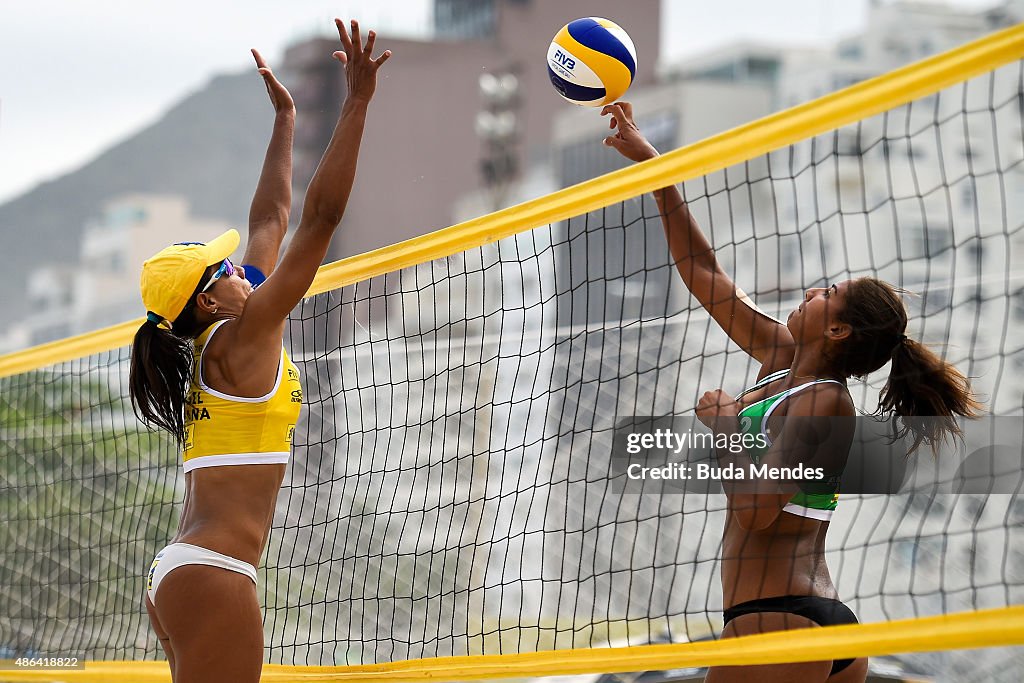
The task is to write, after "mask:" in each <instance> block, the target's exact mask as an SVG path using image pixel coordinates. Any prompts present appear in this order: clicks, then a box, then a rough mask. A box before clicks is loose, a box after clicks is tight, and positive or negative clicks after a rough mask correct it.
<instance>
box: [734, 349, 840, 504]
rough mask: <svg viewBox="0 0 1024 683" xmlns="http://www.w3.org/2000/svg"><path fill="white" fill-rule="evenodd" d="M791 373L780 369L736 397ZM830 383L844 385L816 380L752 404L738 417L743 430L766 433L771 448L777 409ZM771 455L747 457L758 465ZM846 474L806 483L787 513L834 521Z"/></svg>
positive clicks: (751, 451)
mask: <svg viewBox="0 0 1024 683" xmlns="http://www.w3.org/2000/svg"><path fill="white" fill-rule="evenodd" d="M788 374H789V370H788V369H785V370H779V371H778V372H773V373H771V374H769V375H766V376H765V377H764V378H762V379H761V381H759V382H758V383H757V384H755V385H754V386H752V387H750V388H749V389H746V390H745V391H744V392H743V393H741V394H740V395H739V396H737V397H736V398H737V399H739V398H741V397H742V396H745V395H746V394H749V393H750V392H751V391H754V390H756V389H760V388H761V387H763V386H765V385H767V384H770V383H772V382H774V381H775V380H779V379H782V378H783V377H785V376H786V375H788ZM826 382H832V383H835V384H839V385H840V386H842V385H843V383H842V382H840V381H838V380H834V379H816V380H812V381H810V382H807V383H805V384H800V385H798V386H795V387H791V388H789V389H786V390H784V391H781V392H779V393H777V394H775V395H774V396H769V397H767V398H763V399H761V400H760V401H757V402H756V403H751V404H750V405H749V406H747V407H745V408H744V409H743V410H741V411H740V412H739V415H738V416H737V417H738V418H739V421H740V431H741V432H742V433H744V434H750V435H752V436H757V435H758V434H762V435H763V436H764V442H765V443H767V444H768V446H769V447H770V446H771V445H772V439H771V436H769V434H768V418H769V417H771V415H772V413H774V412H775V409H776V408H778V407H779V405H780V404H781V403H782V402H783V401H785V400H786V399H787V398H789V397H790V396H792V395H793V394H796V393H799V392H801V391H803V390H804V389H806V388H807V387H812V386H814V385H815V384H824V383H826ZM767 452H768V448H759V447H756V446H754V447H751V448H747V454H748V455H749V456H750V459H751V460H753V461H754V463H755V464H759V463H760V462H761V458H763V457H764V456H765V454H766V453H767ZM841 476H842V472H841V471H840V472H837V473H835V474H832V475H830V476H828V477H826V478H825V479H823V480H822V481H820V482H810V483H808V482H804V483H802V485H801V490H800V491H798V492H797V493H796V494H795V495H794V496H793V497H792V498H790V500H789V502H788V503H786V507H784V508H783V512H788V513H790V514H791V515H797V516H799V517H810V518H811V519H817V520H821V521H823V522H827V521H828V520H830V519H831V518H832V511H833V510H835V509H836V505H837V504H838V502H839V483H840V478H841Z"/></svg>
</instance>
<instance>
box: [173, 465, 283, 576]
mask: <svg viewBox="0 0 1024 683" xmlns="http://www.w3.org/2000/svg"><path fill="white" fill-rule="evenodd" d="M286 467H287V466H286V465H284V464H278V463H272V464H267V465H225V466H221V467H203V468H199V469H195V470H192V471H191V472H188V473H186V474H185V504H184V506H183V508H182V511H181V521H180V522H179V523H178V533H177V535H176V536H175V537H174V540H173V541H172V543H191V544H192V545H197V546H200V547H202V548H207V549H209V550H213V551H215V552H218V553H223V554H224V555H228V556H230V557H234V558H235V559H238V560H242V561H243V562H248V563H249V564H251V565H252V566H254V567H255V566H257V565H258V564H259V560H260V556H261V555H262V554H263V548H264V546H265V545H266V542H267V537H268V536H269V534H270V526H271V524H272V523H273V521H274V507H275V504H276V503H277V494H278V492H279V491H280V490H281V482H282V481H283V480H284V473H285V469H286Z"/></svg>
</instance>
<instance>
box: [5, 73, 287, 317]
mask: <svg viewBox="0 0 1024 683" xmlns="http://www.w3.org/2000/svg"><path fill="white" fill-rule="evenodd" d="M272 122H273V109H272V108H271V105H270V103H269V102H268V101H267V96H266V92H265V90H264V89H263V85H262V83H261V82H260V80H259V77H258V76H256V74H255V73H249V72H246V73H244V74H237V75H225V76H218V77H215V78H214V79H212V80H211V81H210V82H209V83H208V84H207V85H206V86H205V87H204V88H202V89H201V90H199V91H198V92H195V93H193V94H191V95H189V96H187V97H186V98H185V99H183V100H182V101H181V102H180V103H178V104H177V105H175V106H174V107H173V108H171V109H170V110H169V111H168V112H167V113H166V115H164V116H163V117H162V118H161V119H160V120H159V121H157V122H155V123H154V124H152V125H151V126H149V127H147V128H145V129H144V130H142V131H140V132H138V133H137V134H135V135H133V136H131V137H130V138H127V139H125V140H124V141H122V142H120V143H118V144H117V145H115V146H113V147H112V148H110V149H108V150H107V151H105V152H103V153H102V154H100V155H99V156H98V157H96V158H95V159H93V160H92V161H90V162H88V163H87V164H85V165H84V166H82V167H81V168H79V169H77V170H75V171H73V172H71V173H68V174H66V175H64V176H62V177H60V178H58V179H56V180H53V181H51V182H47V183H44V184H41V185H39V186H37V187H35V188H34V189H32V190H30V191H29V192H27V193H25V194H23V195H21V196H20V197H17V198H15V199H13V200H11V201H10V202H8V203H6V204H4V205H2V206H0V244H2V245H3V252H4V256H5V259H4V263H5V267H4V268H3V269H2V270H0V287H2V288H3V291H4V292H5V295H4V296H3V297H2V299H0V316H2V318H3V319H4V320H7V321H16V320H18V319H20V318H21V317H22V316H23V315H24V314H25V312H26V311H27V302H26V301H25V281H26V276H27V274H28V273H29V272H31V270H32V268H34V267H37V266H39V265H41V264H44V263H68V264H71V263H74V262H75V261H77V257H78V253H79V245H80V243H81V238H82V233H83V230H84V226H85V225H86V223H87V222H88V221H89V220H90V219H93V218H96V217H97V216H98V215H99V213H100V207H101V206H102V204H103V203H104V202H105V201H107V200H109V199H112V198H114V197H116V196H118V195H120V194H122V193H126V192H159V193H167V194H179V195H183V196H185V197H186V198H188V199H189V201H190V202H191V206H192V213H193V214H194V215H197V216H202V217H206V218H216V219H223V220H227V221H230V222H232V223H234V224H236V225H239V226H244V223H245V220H246V216H247V215H248V208H249V201H250V199H251V196H252V191H253V189H254V188H255V186H256V180H257V178H258V176H259V166H260V163H261V162H262V159H263V154H264V151H265V149H266V143H267V139H268V136H269V134H270V128H271V125H272ZM167 237H168V240H167V241H168V242H173V241H174V235H168V236H167Z"/></svg>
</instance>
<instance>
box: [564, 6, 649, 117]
mask: <svg viewBox="0 0 1024 683" xmlns="http://www.w3.org/2000/svg"><path fill="white" fill-rule="evenodd" d="M635 75H636V48H635V47H634V46H633V41H632V40H630V38H629V35H627V34H626V32H625V31H623V30H622V27H620V26H619V25H618V24H616V23H615V22H613V21H609V20H608V19H602V18H601V17H586V18H584V19H577V20H576V21H571V22H569V23H568V24H566V25H565V26H563V27H562V30H561V31H559V32H558V33H557V34H556V35H555V37H554V39H553V40H552V41H551V45H550V46H549V47H548V76H549V77H550V78H551V84H552V85H554V86H555V90H557V91H558V94H559V95H561V96H562V97H564V98H565V99H567V100H569V101H570V102H572V103H573V104H579V105H582V106H585V107H600V106H602V105H605V104H608V103H609V102H614V101H615V100H617V99H619V98H620V97H622V96H623V95H625V94H626V90H628V89H629V85H630V84H631V83H632V82H633V77H634V76H635Z"/></svg>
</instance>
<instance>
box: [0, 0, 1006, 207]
mask: <svg viewBox="0 0 1024 683" xmlns="http://www.w3.org/2000/svg"><path fill="white" fill-rule="evenodd" d="M544 1H551V0H544ZM947 2H948V3H949V4H953V5H958V6H966V7H987V6H990V5H993V4H997V0H947ZM867 4H868V0H771V1H770V2H766V1H765V0H717V1H716V2H710V3H709V2H705V1H703V0H702V1H701V2H697V1H696V0H662V19H663V26H664V30H663V36H662V54H661V55H659V58H660V59H661V60H667V61H675V60H678V59H681V58H685V57H686V55H689V54H693V53H696V52H700V51H702V50H706V49H707V48H709V47H714V46H716V45H720V44H722V43H728V42H731V41H735V40H739V39H755V40H758V41H759V42H768V43H780V44H786V45H823V44H827V43H830V42H832V41H834V40H835V39H836V38H837V37H839V36H843V35H848V34H850V33H854V32H856V31H857V30H858V29H859V27H860V26H861V25H862V24H863V22H864V17H865V14H866V7H867ZM430 5H431V2H430V0H369V1H361V0H331V1H326V0H291V1H288V2H285V1H283V0H249V1H248V2H246V3H239V2H231V3H228V2H219V1H214V0H175V2H165V3H157V2H155V0H137V1H136V2H126V1H124V0H91V1H90V2H82V0H50V1H48V2H4V3H3V7H2V9H0V202H3V201H6V200H7V199H10V198H12V197H14V196H16V195H18V194H20V193H22V192H24V191H26V190H28V189H30V188H31V187H32V186H34V185H35V184H37V183H39V182H41V181H43V180H47V179H51V178H54V177H57V176H59V175H61V174H62V173H65V172H67V171H70V170H73V169H74V168H76V167H78V166H80V165H81V164H83V163H84V162H86V161H88V160H89V159H90V158H92V157H93V156H94V155H95V154H96V153H97V152H99V151H101V150H103V149H104V148H106V147H108V146H109V145H110V144H111V143H113V142H116V141H117V140H119V139H122V138H124V137H125V136H127V135H129V134H131V133H133V132H134V131H136V130H139V129H140V128H143V127H145V126H146V125H147V124H149V123H151V122H152V121H154V120H155V119H156V118H158V117H159V115H160V114H161V113H162V112H163V111H164V110H165V109H166V108H167V107H168V106H169V105H171V104H173V103H174V102H175V101H177V100H179V99H181V98H182V97H183V96H184V95H186V94H188V93H189V92H192V91H194V90H196V89H198V88H200V87H201V86H202V85H203V84H204V83H205V82H206V81H208V80H209V78H210V77H211V76H212V75H214V74H217V73H221V72H225V71H238V70H241V69H245V68H247V67H251V65H252V62H251V57H250V56H249V53H248V50H249V48H250V47H256V48H259V49H260V50H261V51H262V52H263V54H264V56H265V57H266V58H267V60H268V61H269V62H270V65H271V66H274V65H275V64H277V63H278V62H279V60H280V57H281V55H282V53H283V50H284V47H285V46H286V45H288V44H289V43H291V42H294V41H295V40H297V39H300V38H304V37H308V36H311V35H314V34H317V33H320V34H326V33H328V32H329V31H331V30H333V26H332V23H331V20H332V18H333V17H334V16H341V17H343V18H344V17H350V16H354V17H357V18H359V19H360V20H361V21H362V23H363V24H364V26H369V27H374V28H378V29H379V30H380V31H381V32H382V33H384V32H390V33H401V34H403V35H423V34H424V32H425V31H426V30H427V29H428V27H429V21H430ZM609 18H610V19H615V17H609ZM623 23H627V22H626V21H624V22H623ZM558 28H559V27H557V26H554V27H538V30H547V31H549V32H550V33H551V34H552V35H554V33H555V31H556V30H557V29H558ZM637 50H638V52H639V54H640V58H641V59H643V58H645V57H646V55H645V54H644V46H643V45H638V46H637ZM543 59H544V55H537V62H538V64H539V65H542V63H543ZM538 68H542V67H538ZM567 106H568V105H567Z"/></svg>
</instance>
